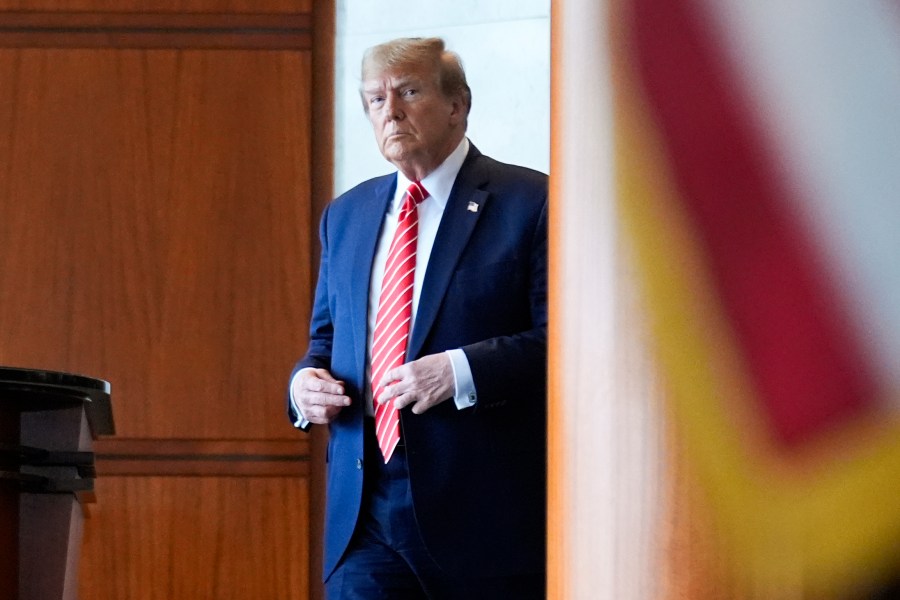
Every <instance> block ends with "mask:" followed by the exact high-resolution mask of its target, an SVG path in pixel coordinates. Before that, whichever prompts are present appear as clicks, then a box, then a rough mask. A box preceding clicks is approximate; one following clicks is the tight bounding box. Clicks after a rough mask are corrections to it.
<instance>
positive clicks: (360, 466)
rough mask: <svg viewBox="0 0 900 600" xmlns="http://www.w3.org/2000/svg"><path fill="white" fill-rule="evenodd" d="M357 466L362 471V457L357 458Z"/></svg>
mask: <svg viewBox="0 0 900 600" xmlns="http://www.w3.org/2000/svg"><path fill="white" fill-rule="evenodd" d="M356 468H357V469H359V470H360V471H362V459H361V458H357V459H356Z"/></svg>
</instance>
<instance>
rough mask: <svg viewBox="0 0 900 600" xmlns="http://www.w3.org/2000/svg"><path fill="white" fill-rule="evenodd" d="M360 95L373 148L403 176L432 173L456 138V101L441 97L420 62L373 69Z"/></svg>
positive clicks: (459, 120) (459, 108)
mask: <svg viewBox="0 0 900 600" xmlns="http://www.w3.org/2000/svg"><path fill="white" fill-rule="evenodd" d="M362 97H363V102H364V103H365V106H366V111H367V113H368V117H369V121H371V123H372V128H373V129H374V131H375V140H376V141H377V142H378V148H379V149H380V150H381V153H382V154H383V155H384V157H385V158H386V159H387V160H388V161H390V162H391V163H393V164H394V165H395V166H396V167H397V168H398V169H400V170H401V171H403V173H404V174H405V175H406V176H407V177H410V178H413V179H421V178H422V177H424V176H425V175H427V174H428V173H430V172H431V171H433V170H434V169H435V168H437V166H438V165H440V163H441V162H443V160H444V159H445V158H446V157H447V156H448V155H449V154H450V152H452V151H453V149H454V148H455V147H456V144H457V143H459V141H460V140H461V139H462V137H461V123H462V119H463V109H462V103H461V101H460V100H458V99H450V98H447V97H445V96H444V94H443V93H442V92H441V90H440V88H439V87H438V84H437V77H436V75H435V74H434V73H433V72H432V71H431V70H430V69H428V68H427V67H425V66H422V65H401V66H397V67H392V68H389V69H386V70H384V71H380V72H378V71H373V72H371V73H369V74H368V75H367V77H366V80H365V81H363V87H362Z"/></svg>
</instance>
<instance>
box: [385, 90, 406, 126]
mask: <svg viewBox="0 0 900 600" xmlns="http://www.w3.org/2000/svg"><path fill="white" fill-rule="evenodd" d="M384 113H385V116H386V117H387V118H388V119H390V120H391V121H395V120H397V119H402V118H403V111H402V110H401V109H400V104H399V102H397V97H396V96H394V94H388V95H387V97H386V98H385V100H384Z"/></svg>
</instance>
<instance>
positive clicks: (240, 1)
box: [0, 0, 313, 14]
mask: <svg viewBox="0 0 900 600" xmlns="http://www.w3.org/2000/svg"><path fill="white" fill-rule="evenodd" d="M312 4H313V0H0V11H48V12H51V11H65V12H69V11H81V12H85V11H88V12H164V13H173V14H175V13H233V14H241V13H244V14H259V13H309V12H310V11H311V10H312Z"/></svg>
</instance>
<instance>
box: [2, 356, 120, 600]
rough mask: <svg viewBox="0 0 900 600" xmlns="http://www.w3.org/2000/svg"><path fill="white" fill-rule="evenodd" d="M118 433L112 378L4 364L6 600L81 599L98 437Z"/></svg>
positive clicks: (4, 565) (4, 580)
mask: <svg viewBox="0 0 900 600" xmlns="http://www.w3.org/2000/svg"><path fill="white" fill-rule="evenodd" d="M114 432H115V430H114V425H113V418H112V408H111V404H110V386H109V383H107V382H106V381H103V380H101V379H94V378H91V377H84V376H81V375H74V374H71V373H60V372H55V371H42V370H37V369H18V368H8V367H0V600H12V599H18V600H55V599H57V598H60V599H66V600H70V599H74V598H76V594H77V582H76V575H77V572H78V556H79V547H80V544H81V532H82V523H83V518H84V508H83V507H84V504H85V503H88V502H92V501H93V500H94V494H93V491H94V478H95V470H94V453H93V452H92V440H93V439H95V438H96V437H97V436H98V435H111V434H113V433H114Z"/></svg>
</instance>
